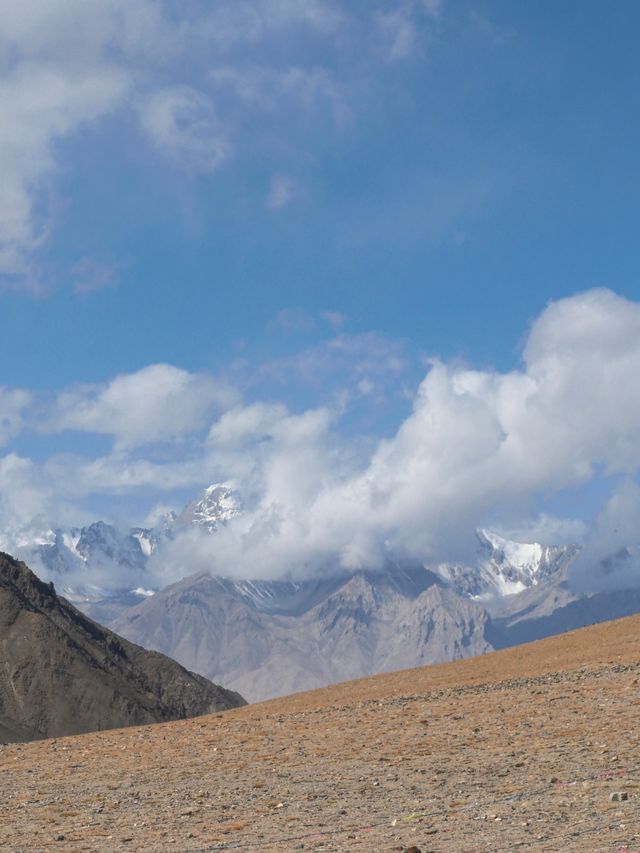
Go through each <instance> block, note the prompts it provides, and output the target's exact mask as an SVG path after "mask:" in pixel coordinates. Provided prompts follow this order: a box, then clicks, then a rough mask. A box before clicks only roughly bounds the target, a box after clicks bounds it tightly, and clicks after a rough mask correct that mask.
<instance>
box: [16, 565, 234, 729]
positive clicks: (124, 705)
mask: <svg viewBox="0 0 640 853" xmlns="http://www.w3.org/2000/svg"><path fill="white" fill-rule="evenodd" d="M0 663H1V667H0V740H2V741H13V740H20V741H22V740H31V739H34V738H45V737H51V736H60V735H66V734H73V733H77V732H84V731H92V730H96V729H107V728H114V727H121V726H128V725H134V724H141V723H151V722H160V721H166V720H172V719H181V718H184V717H189V716H195V715H199V714H205V713H210V712H212V711H217V710H226V709H228V708H233V707H237V706H239V705H241V704H243V703H244V700H243V699H242V697H241V696H239V695H238V694H237V693H234V692H232V691H229V690H225V689H223V688H221V687H218V686H217V685H215V684H212V683H211V682H209V681H207V680H206V679H205V678H203V677H202V676H200V675H195V674H194V673H191V672H188V671H187V670H186V669H184V668H183V667H182V666H180V665H179V664H177V663H176V662H175V661H173V660H170V659H169V658H167V657H165V656H164V655H162V654H159V653H157V652H149V651H146V650H145V649H142V648H140V647H139V646H136V645H134V644H133V643H130V642H128V641H127V640H124V639H122V638H121V637H119V636H117V635H116V634H114V633H113V632H111V631H109V630H107V629H106V628H103V627H102V626H100V625H98V624H96V623H95V622H92V621H91V620H90V619H88V618H87V617H86V616H85V615H84V614H82V613H81V612H80V611H78V610H76V608H74V607H73V606H72V605H71V604H69V603H68V602H67V601H65V600H64V599H62V598H59V597H58V596H57V595H56V593H55V589H54V587H53V584H47V583H44V582H42V581H41V580H39V579H38V578H37V577H36V576H35V575H34V574H33V573H32V572H31V571H30V570H29V569H28V567H27V566H26V565H25V564H24V563H21V562H19V561H17V560H14V559H13V558H12V557H10V556H9V555H7V554H1V553H0Z"/></svg>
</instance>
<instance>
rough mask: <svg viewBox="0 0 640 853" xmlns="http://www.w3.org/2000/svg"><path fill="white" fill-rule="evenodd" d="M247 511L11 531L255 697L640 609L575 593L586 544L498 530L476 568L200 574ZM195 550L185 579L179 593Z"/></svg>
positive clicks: (189, 663)
mask: <svg viewBox="0 0 640 853" xmlns="http://www.w3.org/2000/svg"><path fill="white" fill-rule="evenodd" d="M241 515H242V500H241V497H240V496H239V495H238V494H237V493H236V492H235V491H234V489H233V488H232V487H231V486H230V485H229V484H214V485H212V486H209V487H208V488H206V489H205V490H203V492H202V493H201V494H200V495H199V496H198V497H197V498H196V499H195V500H194V501H192V502H191V503H189V504H188V505H187V506H186V507H185V508H184V510H183V511H182V512H180V513H169V514H166V515H165V516H164V517H162V518H161V519H160V521H159V523H158V524H157V525H156V526H155V527H153V528H133V529H131V530H128V531H124V532H120V531H118V530H117V529H116V528H115V527H113V526H111V525H109V524H106V523H104V522H96V523H94V524H91V525H88V526H86V527H82V528H76V529H69V530H46V531H41V532H40V533H36V534H34V532H33V531H32V532H30V533H29V532H25V531H22V532H20V533H19V534H16V533H13V534H12V536H13V542H14V547H17V549H18V552H19V553H20V554H21V555H22V556H24V557H25V558H26V559H28V560H29V561H30V563H31V564H32V565H33V566H34V568H36V569H37V571H38V572H39V573H41V574H42V575H43V576H44V577H46V578H53V579H54V580H55V583H56V586H57V587H58V588H59V589H60V590H61V591H62V592H63V594H65V595H66V596H68V597H69V598H71V599H72V600H74V601H75V603H76V604H77V606H79V607H80V608H81V609H83V610H84V611H85V612H86V613H87V614H89V615H90V616H91V617H92V618H95V619H97V620H98V621H100V622H103V623H104V624H108V625H109V626H110V627H112V628H113V629H114V630H115V631H117V632H118V633H120V634H122V635H123V636H125V637H127V638H128V639H130V640H132V641H134V642H136V643H138V644H140V645H142V646H145V647H147V648H152V649H156V650H158V651H161V652H163V653H165V654H167V655H169V656H170V657H172V658H174V659H176V660H177V661H179V662H180V663H182V664H183V665H184V666H186V667H187V668H189V669H191V670H194V671H196V672H199V673H201V674H202V675H204V676H206V677H207V678H210V679H212V680H214V681H217V682H220V683H222V684H224V685H225V686H226V687H230V688H232V689H235V690H238V691H240V692H241V693H242V694H243V695H244V696H246V698H248V699H249V700H257V699H262V698H268V697H271V696H277V695H284V694H286V693H290V692H294V691H298V690H305V689H309V688H313V687H317V686H321V685H324V684H328V683H333V682H337V681H342V680H345V679H348V678H355V677H359V676H364V675H370V674H374V673H377V672H384V671H390V670H394V669H399V668H404V667H410V666H416V665H422V664H428V663H434V662H440V661H446V660H451V659H456V658H463V657H468V656H471V655H476V654H480V653H483V652H485V651H488V650H491V649H496V648H502V647H506V646H510V645H513V644H515V643H519V642H523V641H527V640H531V639H536V638H539V637H543V636H547V635H549V634H552V633H558V632H561V631H565V630H568V629H570V628H575V627H579V626H581V625H585V624H589V623H591V622H596V621H602V620H604V619H608V618H613V617H616V616H621V615H627V614H630V613H633V612H635V611H636V610H639V609H640V594H639V593H638V592H636V591H633V590H630V591H620V590H618V591H616V590H615V588H614V589H612V590H610V591H605V592H599V593H597V594H590V593H589V594H586V593H585V592H584V591H581V590H580V589H579V588H577V587H576V584H575V583H573V581H572V577H571V573H572V571H573V567H574V566H575V564H576V561H577V560H578V558H579V556H580V549H579V547H578V546H576V545H573V544H567V545H563V546H543V545H540V544H536V543H524V544H523V543H518V542H513V541H510V540H508V539H505V538H504V537H502V536H499V535H497V534H496V533H494V532H491V531H487V530H479V531H477V533H476V558H475V561H474V562H473V563H464V562H458V563H451V562H450V563H439V564H434V565H429V566H427V567H425V566H424V565H420V564H416V563H412V562H408V561H399V560H397V559H393V558H392V557H391V555H390V556H389V559H388V561H387V563H386V565H385V566H384V567H382V568H376V570H369V569H367V568H366V567H365V568H362V569H359V570H355V571H346V570H345V569H344V568H337V567H332V566H328V567H327V569H326V571H325V572H324V573H323V574H321V575H318V574H315V575H312V576H307V575H305V574H304V572H303V573H301V574H300V575H298V576H289V577H285V578H279V579H275V580H269V579H255V578H245V577H242V567H241V566H236V565H234V566H230V567H229V573H228V575H225V576H223V575H220V574H211V573H210V572H207V571H196V572H193V568H194V567H193V565H192V564H191V562H190V556H191V554H192V553H193V547H192V546H193V542H194V541H196V542H198V543H200V544H201V545H202V543H205V544H206V546H207V547H208V548H209V549H213V550H215V548H216V543H217V541H218V540H217V538H216V537H217V535H218V534H219V533H220V532H221V531H223V530H226V529H227V527H228V525H230V524H232V523H233V522H234V521H235V520H238V519H240V518H241ZM5 538H8V536H5ZM183 545H184V549H183ZM183 552H184V562H183V563H182V565H180V564H178V569H179V570H180V574H181V575H183V577H180V579H179V580H177V581H176V582H174V583H168V585H167V584H166V581H170V580H172V575H173V577H175V572H176V562H175V561H176V555H178V557H179V556H180V555H181V554H182V553H183ZM205 553H206V551H205ZM636 556H637V555H636V553H635V551H634V549H633V548H632V547H629V548H627V549H623V550H622V551H618V552H617V553H616V554H614V555H609V556H608V557H607V559H606V560H604V561H602V563H601V564H600V566H599V568H598V567H596V568H595V569H594V568H593V567H592V568H591V571H592V572H594V571H596V570H597V571H599V572H600V573H601V574H602V577H603V578H606V577H607V576H608V575H612V574H613V575H616V573H617V574H623V575H624V572H625V570H626V569H625V567H627V568H628V566H633V565H634V564H635V560H636ZM165 560H166V563H165Z"/></svg>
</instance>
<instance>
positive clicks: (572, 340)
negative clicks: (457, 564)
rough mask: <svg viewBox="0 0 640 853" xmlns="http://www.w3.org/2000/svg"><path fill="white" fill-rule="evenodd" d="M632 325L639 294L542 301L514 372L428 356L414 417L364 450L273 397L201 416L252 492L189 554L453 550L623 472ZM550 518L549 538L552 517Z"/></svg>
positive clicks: (630, 438)
mask: <svg viewBox="0 0 640 853" xmlns="http://www.w3.org/2000/svg"><path fill="white" fill-rule="evenodd" d="M639 324H640V305H638V304H637V303H632V302H629V301H628V300H625V299H623V298H621V297H618V296H616V295H614V294H613V293H611V292H609V291H606V290H598V291H592V292H589V293H585V294H581V295H578V296H575V297H573V298H570V299H565V300H561V301H559V302H556V303H552V304H550V305H549V306H548V308H547V309H546V310H545V311H544V312H543V314H542V315H541V316H540V317H539V318H538V319H537V320H536V322H535V323H534V324H533V325H532V328H531V330H530V334H529V337H528V340H527V343H526V346H525V348H524V354H523V357H524V363H523V367H522V368H521V369H518V370H514V371H511V372H509V373H499V372H496V371H478V370H471V369H467V368H465V367H462V366H459V365H452V364H444V363H442V362H438V361H434V362H433V363H432V365H431V367H430V370H429V372H428V373H427V375H426V377H425V378H424V380H423V381H422V383H421V385H420V388H419V390H418V393H417V395H416V398H415V400H414V403H413V410H412V412H411V414H410V415H409V416H408V417H407V418H406V419H405V420H404V422H403V423H402V424H401V426H400V428H399V429H398V430H397V432H396V433H395V435H393V436H392V437H391V438H388V439H385V440H382V441H380V442H379V443H378V444H377V446H376V447H375V448H374V450H373V452H372V453H371V455H370V456H369V458H368V459H367V460H366V461H364V462H363V461H362V459H361V457H360V456H359V455H358V454H357V453H354V452H353V447H352V446H351V445H350V446H348V447H345V445H344V444H341V443H340V442H339V441H338V438H337V435H336V432H335V428H334V421H333V420H332V418H331V417H330V416H329V415H328V413H326V412H309V413H307V415H306V416H304V417H308V418H309V421H308V423H305V422H304V420H301V418H303V416H295V417H294V416H292V415H291V414H290V413H289V412H287V411H286V410H285V409H284V408H283V407H282V406H249V407H238V408H237V409H235V410H234V411H233V412H230V413H227V414H225V415H223V416H222V418H221V419H220V420H219V421H218V422H217V423H216V425H215V426H214V428H213V429H212V431H211V433H210V443H211V454H212V455H213V456H217V457H218V461H219V464H220V465H221V466H222V467H224V466H225V465H226V466H227V469H228V470H229V471H230V474H231V476H232V477H233V478H234V480H235V481H236V482H237V483H238V485H239V487H240V488H241V489H246V491H247V493H248V494H250V495H251V497H252V499H253V502H251V501H249V505H248V509H247V511H246V512H245V514H244V516H243V517H241V518H238V519H235V520H234V521H233V523H232V524H230V525H229V526H228V528H227V529H226V530H225V531H223V533H221V534H220V535H219V536H217V537H216V539H215V543H209V544H208V545H207V541H208V540H202V541H198V543H197V546H196V544H194V542H191V543H190V545H191V547H192V548H193V552H194V559H196V561H198V562H200V563H202V562H203V561H204V560H205V559H208V560H209V561H210V565H211V567H212V568H213V569H215V570H216V571H221V572H225V571H233V570H235V569H236V568H237V567H241V568H240V571H247V572H249V573H269V572H278V571H284V570H289V571H293V572H295V571H300V572H308V571H321V570H324V569H326V567H327V566H331V565H332V566H334V567H335V566H342V567H345V568H350V569H353V568H358V567H364V566H368V567H375V566H379V565H381V564H382V563H383V562H384V561H385V560H386V559H388V558H389V556H390V555H394V556H397V557H406V558H409V559H412V560H419V561H425V562H429V561H431V560H441V559H452V558H456V559H457V558H463V559H464V558H465V557H466V558H468V557H470V555H471V553H472V552H473V549H474V548H475V542H474V538H473V531H474V529H475V527H477V526H479V525H482V523H483V522H484V521H485V519H486V517H487V515H488V514H491V515H492V517H494V518H495V517H498V518H499V517H500V513H502V514H503V515H505V516H510V515H512V514H513V512H514V510H519V511H521V513H523V514H524V513H525V512H526V511H527V509H530V507H531V505H532V503H533V502H535V501H536V500H537V501H540V500H544V497H545V496H546V495H550V494H553V493H554V492H557V491H559V490H562V489H566V488H569V487H574V488H575V487H580V486H581V485H584V484H587V483H588V482H589V481H590V480H591V479H592V478H593V476H594V475H595V473H596V471H598V470H604V471H605V472H606V473H608V474H610V475H631V474H633V473H634V472H635V471H636V470H637V469H638V467H639V466H640V438H639V436H640V387H639V385H638V383H637V381H636V377H637V375H638V371H639V370H640V334H639V332H640V325H639ZM303 425H304V428H303ZM614 510H615V507H614ZM629 512H630V517H632V518H635V519H636V521H637V519H638V515H637V513H636V514H635V515H634V513H635V507H634V508H633V509H632V510H630V511H629ZM615 514H616V513H615V512H614V515H615ZM542 521H544V519H540V518H538V530H539V531H542V530H543V529H544V524H543V523H542ZM546 524H547V528H549V537H550V538H552V537H557V533H558V529H559V527H560V524H559V522H556V523H555V524H554V525H550V523H549V519H548V518H547V520H546ZM553 528H555V531H554V529H553ZM565 530H567V531H573V532H575V533H578V532H580V531H581V528H580V526H579V524H577V523H575V522H574V523H573V524H567V525H565ZM631 530H632V526H630V527H628V528H627V527H625V536H626V535H630V532H631Z"/></svg>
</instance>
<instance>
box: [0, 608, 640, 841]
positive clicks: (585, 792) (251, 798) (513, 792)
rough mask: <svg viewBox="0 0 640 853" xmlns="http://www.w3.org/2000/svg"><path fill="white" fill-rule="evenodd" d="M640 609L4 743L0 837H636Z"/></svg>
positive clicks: (639, 828)
mask: <svg viewBox="0 0 640 853" xmlns="http://www.w3.org/2000/svg"><path fill="white" fill-rule="evenodd" d="M639 714H640V616H635V617H630V618H627V619H623V620H619V621H616V622H611V623H605V624H602V625H598V626H594V627H591V628H586V629H582V630H580V631H576V632H573V633H571V634H566V635H563V636H561V637H557V638H552V639H548V640H543V641H540V642H537V643H533V644H531V645H527V646H522V647H519V648H514V649H509V650H506V651H502V652H497V653H492V654H489V655H486V656H484V657H481V658H476V659H468V660H464V661H459V662H456V663H451V664H443V665H438V666H433V667H428V668H423V669H416V670H406V671H403V672H397V673H393V674H389V675H383V676H378V677H375V678H370V679H365V680H361V681H354V682H349V683H345V684H342V685H337V686H333V687H329V688H325V689H322V690H317V691H313V692H310V693H304V694H297V695H295V696H291V697H288V698H283V699H276V700H272V701H270V702H265V703H262V704H258V705H253V706H248V707H245V708H240V709H236V710H232V711H227V712H224V713H222V714H217V715H213V716H209V717H200V718H196V719H192V720H187V721H181V722H173V723H167V724H161V725H154V726H144V727H138V728H129V729H122V730H113V731H109V732H101V733H97V734H88V735H80V736H76V737H69V738H60V739H57V740H48V741H40V742H34V743H29V744H22V745H21V744H10V745H5V746H2V747H0V848H1V849H2V850H11V851H25V853H27V851H29V853H31V851H39V850H69V851H81V850H87V851H88V850H100V851H103V850H104V851H107V850H151V851H205V850H209V851H217V850H240V851H251V850H261V851H262V850H265V851H287V850H305V851H308V850H314V851H321V850H324V851H350V850H354V851H378V850H380V851H392V850H397V851H407V850H414V851H415V849H416V848H417V849H419V850H420V851H422V853H425V851H454V850H455V851H496V850H500V851H507V850H508V851H517V850H528V849H534V850H541V851H542V850H546V851H554V853H557V851H611V853H621V851H628V853H639V851H640V819H639V817H638V806H639V804H640V796H639V795H640V750H639V741H640V729H639V728H638V716H639Z"/></svg>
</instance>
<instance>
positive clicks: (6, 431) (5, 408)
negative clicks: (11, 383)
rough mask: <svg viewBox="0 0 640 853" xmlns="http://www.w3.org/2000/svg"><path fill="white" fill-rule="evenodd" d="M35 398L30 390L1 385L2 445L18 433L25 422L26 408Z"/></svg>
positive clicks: (0, 423) (0, 440)
mask: <svg viewBox="0 0 640 853" xmlns="http://www.w3.org/2000/svg"><path fill="white" fill-rule="evenodd" d="M32 400H33V395H32V394H31V393H30V392H29V391H24V390H22V389H19V388H3V387H2V386H1V385H0V445H3V444H6V443H7V442H8V441H9V439H11V438H13V437H14V436H16V435H18V434H19V433H20V431H21V429H22V427H23V425H24V422H25V409H26V408H27V407H28V406H29V404H30V403H31V402H32Z"/></svg>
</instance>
